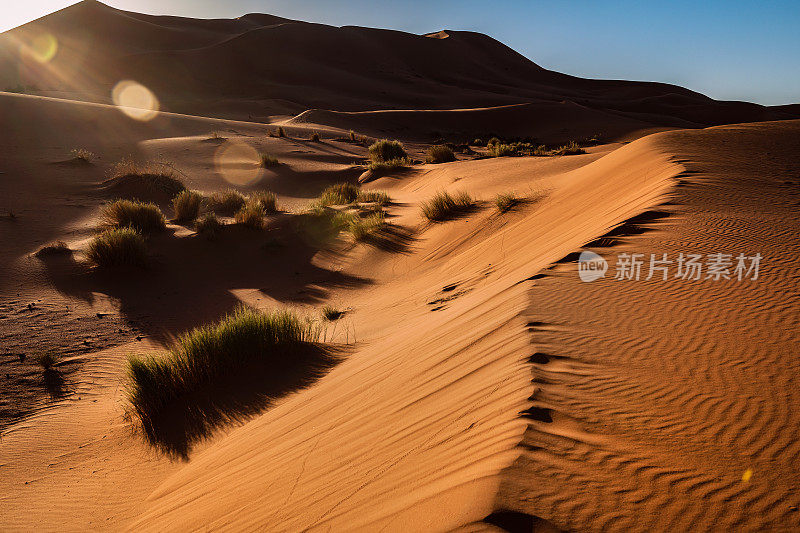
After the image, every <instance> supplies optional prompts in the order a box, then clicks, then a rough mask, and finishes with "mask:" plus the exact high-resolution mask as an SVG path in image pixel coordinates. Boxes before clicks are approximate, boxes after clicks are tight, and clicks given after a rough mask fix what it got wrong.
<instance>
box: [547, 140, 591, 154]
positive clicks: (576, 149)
mask: <svg viewBox="0 0 800 533" xmlns="http://www.w3.org/2000/svg"><path fill="white" fill-rule="evenodd" d="M552 153H553V155H578V154H585V153H586V150H584V149H583V148H581V147H580V146H579V145H578V143H576V142H575V141H570V142H569V143H567V144H565V145H564V146H561V147H560V148H556V149H555V150H553V152H552Z"/></svg>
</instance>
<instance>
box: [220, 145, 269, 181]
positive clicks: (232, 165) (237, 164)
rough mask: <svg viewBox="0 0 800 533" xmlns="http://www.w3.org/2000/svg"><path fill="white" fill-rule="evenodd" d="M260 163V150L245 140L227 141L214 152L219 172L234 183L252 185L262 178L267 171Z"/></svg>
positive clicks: (226, 179)
mask: <svg viewBox="0 0 800 533" xmlns="http://www.w3.org/2000/svg"><path fill="white" fill-rule="evenodd" d="M258 163H259V157H258V152H257V151H256V149H255V148H253V147H252V146H250V145H249V144H247V143H244V142H229V143H225V144H223V145H221V146H220V147H219V148H218V149H217V152H216V153H215V154H214V166H215V167H216V170H217V172H218V173H219V174H220V175H221V176H222V177H223V178H224V179H225V181H227V182H228V183H231V184H233V185H250V184H252V183H254V182H255V181H257V180H258V179H260V178H261V177H262V174H263V172H265V171H264V169H262V168H260V167H259V164H258Z"/></svg>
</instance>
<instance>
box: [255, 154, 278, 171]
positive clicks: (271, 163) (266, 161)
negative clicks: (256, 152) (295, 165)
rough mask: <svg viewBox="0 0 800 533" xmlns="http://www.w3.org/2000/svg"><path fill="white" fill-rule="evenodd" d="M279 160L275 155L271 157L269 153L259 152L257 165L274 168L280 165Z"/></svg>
mask: <svg viewBox="0 0 800 533" xmlns="http://www.w3.org/2000/svg"><path fill="white" fill-rule="evenodd" d="M280 164H281V162H280V161H279V160H278V158H277V157H273V156H271V155H269V154H261V156H260V160H259V165H260V166H261V168H274V167H277V166H280Z"/></svg>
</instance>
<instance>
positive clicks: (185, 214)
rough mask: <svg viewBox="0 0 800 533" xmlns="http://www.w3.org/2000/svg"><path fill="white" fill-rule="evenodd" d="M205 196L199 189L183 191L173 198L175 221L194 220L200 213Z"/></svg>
mask: <svg viewBox="0 0 800 533" xmlns="http://www.w3.org/2000/svg"><path fill="white" fill-rule="evenodd" d="M203 200H204V197H203V195H202V194H200V193H199V192H197V191H183V192H180V193H178V195H177V196H176V197H175V198H173V199H172V207H173V209H174V210H175V222H193V221H194V220H195V219H196V218H197V215H199V214H200V207H201V206H202V205H203Z"/></svg>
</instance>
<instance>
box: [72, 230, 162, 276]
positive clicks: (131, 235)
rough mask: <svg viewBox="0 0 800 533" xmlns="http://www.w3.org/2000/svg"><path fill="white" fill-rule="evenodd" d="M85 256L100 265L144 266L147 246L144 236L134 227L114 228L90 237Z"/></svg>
mask: <svg viewBox="0 0 800 533" xmlns="http://www.w3.org/2000/svg"><path fill="white" fill-rule="evenodd" d="M86 256H87V257H88V258H89V260H90V261H91V262H93V263H94V264H96V265H97V266H101V267H118V266H144V265H145V264H146V263H147V247H146V245H145V242H144V237H142V235H141V233H139V232H138V231H136V230H135V229H133V228H114V229H109V230H106V231H104V232H103V233H101V234H100V235H98V236H97V237H95V238H94V239H92V242H90V243H89V249H88V250H87V252H86Z"/></svg>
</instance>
